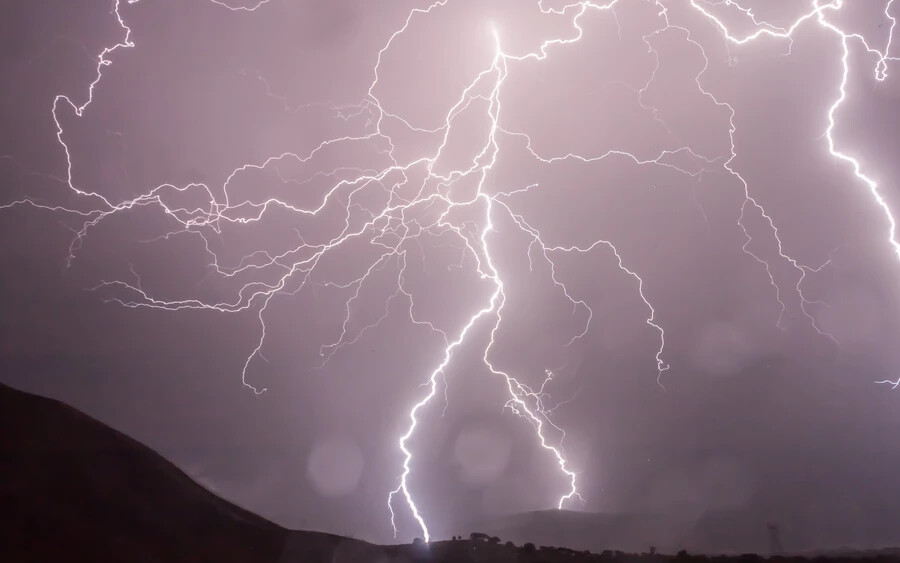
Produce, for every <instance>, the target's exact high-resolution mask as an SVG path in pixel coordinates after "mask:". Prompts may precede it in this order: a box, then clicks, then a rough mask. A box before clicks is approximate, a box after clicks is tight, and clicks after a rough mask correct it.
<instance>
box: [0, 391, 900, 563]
mask: <svg viewBox="0 0 900 563" xmlns="http://www.w3.org/2000/svg"><path fill="white" fill-rule="evenodd" d="M0 428H2V432H3V442H2V449H0V515H2V520H0V561H4V562H7V561H9V562H20V561H23V562H24V561H35V562H37V561H41V562H43V561H48V562H49V561H52V562H62V561H91V562H101V561H122V562H128V563H140V562H150V561H153V562H164V561H165V562H168V561H184V562H192V563H194V562H205V561H209V562H301V563H318V562H323V563H325V562H327V563H357V562H358V563H401V562H414V561H434V562H469V561H471V562H475V561H491V562H498V563H500V562H528V563H537V562H546V563H550V562H556V561H566V562H570V563H576V562H579V561H617V562H626V561H646V562H648V563H649V562H651V561H652V562H657V561H659V562H662V561H666V560H675V561H709V562H713V561H721V562H726V561H742V562H745V561H746V562H751V561H761V560H762V558H760V557H758V556H755V555H745V556H740V557H710V558H706V557H703V556H692V555H688V554H686V553H681V554H679V555H674V556H663V555H651V554H639V555H633V554H625V553H622V552H608V551H607V552H603V553H599V554H597V553H587V552H576V551H572V550H568V549H564V548H553V547H542V546H537V547H536V546H533V545H530V544H528V545H523V546H515V545H512V544H504V543H502V542H500V541H499V540H498V539H497V538H478V539H475V540H470V539H466V540H456V541H442V542H434V543H431V544H429V545H427V546H426V545H424V544H415V545H405V546H378V545H373V544H369V543H366V542H362V541H358V540H353V539H349V538H343V537H340V536H335V535H330V534H322V533H316V532H298V531H291V530H287V529H285V528H282V527H280V526H278V525H276V524H274V523H272V522H269V521H268V520H265V519H264V518H260V517H259V516H256V515H255V514H252V513H250V512H248V511H246V510H243V509H241V508H239V507H237V506H235V505H233V504H231V503H229V502H226V501H224V500H222V499H220V498H219V497H217V496H216V495H214V494H213V493H211V492H210V491H208V490H206V489H205V488H203V487H202V486H200V485H198V484H197V483H196V482H194V481H193V480H192V479H191V478H190V477H188V476H187V475H186V474H184V473H183V472H182V471H181V470H179V469H178V468H177V467H175V466H174V465H173V464H171V463H169V462H168V461H166V460H165V459H164V458H162V457H161V456H160V455H158V454H157V453H155V452H154V451H152V450H150V449H149V448H147V447H146V446H143V445H142V444H140V443H138V442H136V441H134V440H132V439H131V438H129V437H127V436H125V435H123V434H121V433H119V432H117V431H115V430H113V429H111V428H109V427H107V426H104V425H103V424H101V423H100V422H97V421H96V420H94V419H92V418H90V417H88V416H86V415H84V414H82V413H80V412H78V411H76V410H74V409H72V408H70V407H68V406H66V405H63V404H62V403H59V402H57V401H53V400H50V399H45V398H41V397H36V396H34V395H28V394H26V393H22V392H20V391H16V390H13V389H11V388H9V387H6V386H3V385H0ZM898 525H900V524H898ZM769 560H770V561H776V560H781V561H798V562H799V561H808V560H810V559H804V558H802V557H793V558H780V557H776V558H770V559H769ZM813 560H818V561H826V560H828V561H838V560H852V561H900V550H885V551H882V552H879V553H857V554H842V555H840V556H838V555H835V556H832V557H828V558H825V557H819V558H815V559H813Z"/></svg>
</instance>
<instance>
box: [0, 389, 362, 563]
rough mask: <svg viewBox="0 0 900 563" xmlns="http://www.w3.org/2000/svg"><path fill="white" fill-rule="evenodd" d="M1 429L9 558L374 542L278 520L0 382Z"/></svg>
mask: <svg viewBox="0 0 900 563" xmlns="http://www.w3.org/2000/svg"><path fill="white" fill-rule="evenodd" d="M0 428H2V429H3V445H2V450H0V506H2V511H3V523H2V526H0V530H2V531H0V538H2V542H0V543H2V546H3V547H2V553H3V555H2V556H0V558H2V559H4V560H6V561H67V560H78V561H82V560H84V561H129V562H134V563H138V562H143V561H148V562H149V561H191V562H198V561H216V562H228V561H235V562H238V561H240V562H254V561H261V562H262V561H278V562H286V561H304V562H311V563H313V562H316V561H329V562H330V561H335V560H344V559H346V560H348V561H350V560H366V559H367V557H366V554H369V553H372V552H373V550H377V549H378V548H377V547H375V546H372V545H370V544H366V543H364V542H359V541H356V540H348V539H346V538H341V537H339V536H332V535H329V534H318V533H314V532H291V531H288V530H286V529H284V528H281V527H280V526H277V525H276V524H274V523H272V522H269V521H268V520H265V519H263V518H261V517H259V516H256V515H255V514H252V513H250V512H248V511H246V510H244V509H241V508H239V507H237V506H235V505H233V504H231V503H229V502H226V501H224V500H222V499H221V498H219V497H217V496H216V495H215V494H213V493H211V492H210V491H208V490H206V489H205V488H203V487H202V486H200V485H199V484H197V483H196V482H194V481H193V480H192V479H191V478H190V477H188V476H187V475H186V474H185V473H183V472H182V471H181V470H180V469H178V468H177V467H176V466H175V465H173V464H172V463H170V462H168V461H166V460H165V459H164V458H163V457H162V456H160V455H159V454H157V453H156V452H154V451H152V450H151V449H149V448H147V447H146V446H144V445H142V444H140V443H139V442H137V441H135V440H133V439H131V438H129V437H128V436H125V435H124V434H122V433H120V432H117V431H115V430H113V429H111V428H109V427H107V426H105V425H103V424H102V423H100V422H98V421H96V420H94V419H92V418H90V417H88V416H87V415H85V414H83V413H81V412H78V411H76V410H75V409H73V408H71V407H68V406H66V405H64V404H62V403H60V402H58V401H54V400H51V399H46V398H42V397H37V396H34V395H29V394H26V393H23V392H21V391H16V390H14V389H11V388H9V387H7V386H4V385H0ZM336 554H338V555H337V556H336ZM360 557H362V559H359V558H360Z"/></svg>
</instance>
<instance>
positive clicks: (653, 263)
mask: <svg viewBox="0 0 900 563" xmlns="http://www.w3.org/2000/svg"><path fill="white" fill-rule="evenodd" d="M237 2H238V0H235V1H234V2H233V3H232V2H213V1H210V0H191V1H190V2H175V1H169V2H163V1H153V0H141V1H140V2H135V3H133V4H130V3H126V4H123V5H122V6H121V7H118V12H116V11H115V10H114V9H113V8H115V6H113V5H111V2H110V0H103V1H93V0H91V1H85V2H77V3H76V2H63V1H60V0H53V1H50V0H45V1H40V2H27V3H18V4H17V5H15V6H11V7H7V8H5V15H4V18H3V19H2V20H0V31H2V33H0V37H2V38H3V39H2V42H3V49H2V51H0V53H2V54H0V67H2V72H3V76H4V77H5V78H4V83H5V84H6V85H7V87H6V88H5V89H4V92H3V94H2V96H3V102H2V104H0V131H2V132H3V133H2V134H0V178H2V186H3V188H4V189H3V196H2V200H0V205H3V206H4V208H3V209H2V211H0V213H2V215H0V217H2V219H0V229H2V235H3V237H4V240H5V241H6V244H4V245H3V246H2V249H0V270H2V272H4V275H3V276H2V278H0V280H2V282H0V283H2V286H0V289H2V292H3V301H2V302H3V303H4V307H3V314H2V315H0V319H2V323H3V324H2V327H3V338H2V339H0V346H2V359H3V364H4V369H3V371H2V373H3V381H4V382H7V383H9V384H11V385H14V386H16V387H19V388H22V389H26V390H29V391H33V392H37V393H40V394H43V395H48V396H52V397H56V398H60V399H62V400H63V401H65V402H67V403H70V404H72V405H74V406H76V407H78V408H80V409H83V410H85V411H86V412H88V413H89V414H91V415H93V416H96V417H97V418H99V419H101V420H103V421H104V422H106V423H108V424H110V425H112V426H113V427H115V428H117V429H120V430H122V431H124V432H126V433H128V434H130V435H132V436H134V437H135V438H137V439H139V440H141V441H142V442H145V443H147V444H148V445H150V446H151V447H153V448H154V449H157V450H158V451H160V452H161V453H162V454H163V455H165V456H167V457H168V458H170V459H172V460H173V461H174V462H175V463H177V464H178V465H179V466H181V467H182V468H184V469H185V470H186V471H187V472H188V473H189V474H191V475H192V476H193V477H195V478H196V479H198V480H199V481H200V482H202V483H203V484H205V485H206V486H208V487H210V488H211V489H213V490H215V491H216V492H218V493H219V494H221V495H223V496H224V497H226V498H228V499H230V500H233V501H235V502H237V503H239V504H241V505H243V506H245V507H247V508H249V509H251V510H253V511H256V512H258V513H260V514H262V515H263V516H266V517H268V518H271V519H273V520H275V521H276V522H278V523H280V524H283V525H285V526H290V527H296V528H311V529H319V530H327V531H332V532H337V533H342V534H352V535H355V536H357V537H362V538H365V539H371V540H375V541H392V538H393V531H392V528H391V519H390V513H389V511H388V504H387V501H388V494H389V493H390V491H391V490H395V489H397V487H398V486H399V485H400V484H401V481H400V480H399V477H400V475H401V474H402V473H403V464H404V452H403V451H402V450H401V448H400V446H399V444H398V440H399V439H400V437H401V436H403V435H406V434H408V432H409V430H410V409H411V407H412V406H413V405H415V404H416V403H417V402H420V401H423V400H424V399H429V398H430V400H429V401H428V402H427V403H423V406H422V408H421V409H419V410H418V411H416V416H417V424H416V427H415V428H414V432H411V433H409V434H408V435H409V439H408V440H406V441H405V442H404V448H406V449H407V451H410V452H412V459H411V461H409V463H408V465H409V468H410V470H411V471H410V473H409V477H408V479H407V480H406V481H405V483H406V486H407V487H406V490H407V491H408V492H409V493H410V495H411V496H412V498H413V499H414V502H415V505H416V507H417V508H418V509H419V511H420V513H421V516H422V518H423V519H424V522H426V523H427V525H428V530H429V532H430V533H431V535H432V536H433V537H444V536H449V535H451V534H455V533H459V532H468V531H469V530H459V529H457V526H458V525H459V524H458V523H460V522H467V521H477V520H481V519H485V518H490V517H493V516H496V515H500V514H507V513H513V512H519V511H526V510H535V509H542V508H549V507H555V506H556V505H557V503H558V501H559V500H560V497H562V496H564V495H567V494H568V493H569V492H570V482H571V479H572V475H574V476H575V478H576V484H577V489H578V492H579V493H580V495H581V496H582V498H583V502H581V501H579V500H578V499H577V498H574V497H572V498H568V499H566V500H564V502H563V506H564V507H565V508H569V509H573V510H586V511H611V512H642V513H654V514H678V515H680V516H682V517H687V518H700V517H701V516H702V515H703V514H705V513H710V512H712V511H720V510H735V511H745V512H748V513H750V512H752V513H754V514H762V515H764V517H765V518H766V519H769V520H772V521H777V522H779V523H781V524H782V526H783V528H784V529H785V543H786V544H790V543H791V542H793V544H794V545H797V546H824V545H833V544H838V543H854V544H857V545H880V544H884V543H890V542H894V543H897V542H900V536H897V535H896V532H894V535H893V536H891V535H890V533H888V532H884V530H885V529H886V528H885V526H886V522H890V521H892V520H893V521H894V522H896V521H898V520H900V484H898V482H897V479H896V475H895V473H896V468H897V467H898V463H900V408H898V407H900V405H898V401H900V395H898V394H897V393H900V389H898V390H897V391H896V392H894V391H892V389H891V387H890V386H889V385H885V384H880V385H879V384H876V383H875V382H876V381H881V380H897V379H898V377H900V374H898V371H900V370H898V369H897V367H898V365H900V354H898V352H897V347H896V345H895V341H896V337H897V334H898V329H900V326H898V322H897V320H898V319H900V315H898V313H900V299H898V297H900V292H898V291H897V287H898V284H900V260H898V256H897V254H895V252H894V248H893V247H892V241H891V234H890V221H889V216H888V215H887V214H886V212H885V210H884V209H883V208H882V207H881V206H880V205H879V204H878V201H877V200H876V198H875V196H874V195H873V193H872V190H871V186H870V185H869V184H868V183H867V181H868V182H874V183H877V186H878V190H879V193H880V194H881V195H882V196H883V197H884V201H885V203H886V205H887V206H888V208H890V209H900V192H898V188H897V184H898V182H897V180H898V179H900V159H897V157H896V155H897V153H898V150H900V139H898V135H897V131H900V86H898V82H897V80H896V79H895V77H894V76H892V73H893V72H900V69H898V68H897V67H898V63H897V61H895V60H893V58H892V57H893V56H900V51H898V50H897V49H893V50H892V49H891V45H890V39H891V32H892V30H893V24H894V21H893V17H900V4H898V5H897V6H894V5H892V2H889V1H887V0H877V1H876V0H872V1H871V2H870V1H866V2H856V3H852V2H848V3H847V4H848V5H847V6H846V7H840V8H839V9H838V8H837V7H835V6H832V5H831V4H829V3H828V2H827V0H820V2H819V3H821V4H824V7H819V8H818V10H817V9H816V5H817V4H816V3H815V2H813V1H812V0H806V1H794V0H792V1H790V2H788V1H780V0H769V1H762V0H759V1H750V0H746V1H745V2H742V3H741V4H740V5H735V4H733V3H731V4H729V3H726V2H711V1H709V2H704V1H703V0H695V1H694V2H691V1H689V0H660V1H659V2H653V1H647V0H619V1H617V2H610V1H609V0H604V2H600V3H597V4H589V3H585V4H579V3H572V4H571V5H567V4H566V3H565V2H559V1H546V2H543V3H538V2H536V1H535V2H532V1H528V2H525V1H521V0H505V1H501V0H494V1H491V2H485V1H482V0H471V1H466V0H448V1H446V2H438V3H436V4H428V3H426V2H409V1H405V2H400V1H397V2H377V3H376V2H350V1H345V0H339V1H324V0H315V1H311V0H297V1H292V0H270V1H268V2H264V3H262V4H261V5H259V6H255V5H253V4H251V5H249V6H247V8H249V9H239V8H240V7H241V5H240V4H238V3H237ZM254 7H255V9H253V8H254ZM229 8H231V9H229ZM413 10H416V11H413ZM748 10H749V11H748ZM117 15H118V16H119V17H120V18H121V19H117ZM798 21H799V22H801V23H800V24H799V25H798V26H797V27H796V29H791V38H785V37H779V36H782V35H784V34H785V30H786V29H788V28H791V26H792V24H793V23H794V22H798ZM717 23H721V25H722V26H724V27H725V28H727V34H730V35H729V37H731V40H728V39H727V37H726V32H724V31H723V28H722V27H720V26H719V25H717ZM126 29H130V34H129V35H128V37H127V39H128V41H129V42H130V43H129V44H126V41H125V31H126ZM401 30H402V32H401ZM898 33H900V32H898ZM754 34H756V35H758V37H757V36H756V35H754ZM749 37H755V38H754V39H751V40H748V41H746V42H744V38H749ZM741 43H743V44H741ZM117 44H120V46H119V47H117V48H115V49H114V50H113V51H112V52H111V53H108V54H106V55H105V57H106V60H108V61H110V62H111V64H109V65H104V66H101V67H99V68H100V70H102V76H99V77H98V74H97V70H98V67H97V61H98V59H97V57H98V54H99V53H101V52H102V51H103V50H104V49H105V48H111V47H113V46H115V45H117ZM866 47H868V50H867V49H866ZM845 48H846V49H847V54H846V65H847V67H846V68H847V69H848V72H847V76H846V81H844V76H843V75H844V69H845V66H844V65H845V62H844V56H845V51H844V49H845ZM898 49H900V48H898ZM98 78H99V80H95V79H98ZM844 82H846V83H845V86H844V87H843V90H844V91H845V93H846V96H845V98H846V99H844V100H843V101H842V103H841V104H839V106H838V107H837V108H836V109H835V110H834V111H833V118H834V126H833V128H830V127H829V125H830V115H832V113H831V112H832V109H833V106H834V105H835V103H836V102H838V101H839V100H842V99H843V98H842V84H843V83H844ZM92 83H93V84H94V86H93V89H92V90H90V89H89V88H90V87H91V84H92ZM57 96H65V97H62V98H60V97H57ZM54 100H56V106H55V107H56V110H55V112H54V111H53V108H54ZM89 100H90V103H89V104H87V102H88V101H89ZM85 104H87V105H85ZM76 108H77V109H76ZM82 109H83V111H81V110H82ZM54 120H56V122H54ZM57 125H58V126H59V131H60V134H59V136H57ZM830 141H833V143H834V145H833V146H831V145H830ZM834 153H840V154H843V155H846V156H847V158H852V159H856V160H857V161H858V162H859V164H860V165H861V169H860V171H861V173H862V174H863V175H864V177H859V176H857V175H855V174H854V168H853V166H852V165H851V163H850V162H848V161H847V159H846V158H841V157H840V155H837V154H834ZM67 155H68V161H69V162H70V164H71V165H70V167H67ZM867 179H868V180H867ZM79 192H81V193H80V194H79ZM589 248H590V250H587V249H589ZM479 313H480V314H479ZM651 313H652V317H651ZM663 331H664V347H662V348H661V346H662V344H663V341H662V339H661V336H662V332H663ZM457 342H458V345H457V344H455V343H457ZM448 349H449V354H448ZM666 366H669V369H667V370H665V371H662V372H660V371H659V367H663V368H665V367H666ZM440 367H443V368H444V369H440V370H439V368H440ZM436 370H437V371H436ZM548 374H552V375H551V376H550V378H549V379H548ZM429 377H431V379H429ZM507 377H509V378H514V379H507ZM263 389H265V390H266V391H265V392H263V393H261V394H257V392H259V391H262V390H263ZM432 395H433V396H432ZM516 414H518V415H519V416H516ZM538 427H539V430H540V434H538ZM563 436H564V437H565V439H564V440H563ZM541 437H542V438H541ZM541 439H543V440H544V444H545V446H546V447H541ZM560 460H564V463H565V466H564V468H563V470H561V469H560V466H559V461H560ZM567 472H568V474H567ZM391 506H392V507H393V510H394V513H395V524H396V526H397V529H398V536H397V537H398V539H400V540H408V539H410V538H412V537H413V536H421V535H422V530H421V528H420V525H419V524H418V523H417V521H416V519H415V518H414V515H413V514H412V512H411V509H410V506H409V504H408V503H407V502H406V501H405V500H404V491H403V490H402V489H401V490H400V491H399V493H398V495H395V496H394V499H393V502H392V504H391ZM889 528H890V527H889V526H888V529H889Z"/></svg>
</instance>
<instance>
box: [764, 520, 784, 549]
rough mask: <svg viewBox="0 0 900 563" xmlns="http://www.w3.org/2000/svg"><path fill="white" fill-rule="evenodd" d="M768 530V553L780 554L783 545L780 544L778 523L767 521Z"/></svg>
mask: <svg viewBox="0 0 900 563" xmlns="http://www.w3.org/2000/svg"><path fill="white" fill-rule="evenodd" d="M766 529H768V530H769V555H781V554H782V553H784V547H783V546H782V545H781V533H780V532H779V531H778V524H773V523H772V522H769V523H768V524H766Z"/></svg>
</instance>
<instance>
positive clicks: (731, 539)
mask: <svg viewBox="0 0 900 563" xmlns="http://www.w3.org/2000/svg"><path fill="white" fill-rule="evenodd" d="M469 528H472V530H473V531H478V532H484V533H486V534H489V535H492V536H499V537H500V538H502V539H503V540H511V541H513V542H515V543H524V542H532V543H534V544H536V545H553V546H566V547H569V548H572V549H576V550H585V549H588V550H591V551H593V552H601V551H603V550H606V549H609V550H621V551H625V552H646V551H647V550H648V549H649V548H650V547H651V546H652V547H655V548H657V550H659V551H660V552H665V553H675V552H677V551H679V550H681V549H686V550H687V551H689V552H693V553H748V552H756V553H765V552H766V551H767V549H768V536H767V530H766V521H765V519H764V518H761V517H758V516H754V515H752V514H747V513H738V512H734V513H732V512H714V513H707V514H704V515H703V516H701V517H700V518H699V519H686V518H684V519H679V518H677V517H674V516H662V515H652V514H608V513H595V512H575V511H570V510H539V511H534V512H526V513H521V514H514V515H510V516H505V517H501V518H497V519H494V520H489V521H486V522H481V523H478V524H474V525H470V526H469Z"/></svg>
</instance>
